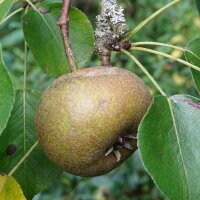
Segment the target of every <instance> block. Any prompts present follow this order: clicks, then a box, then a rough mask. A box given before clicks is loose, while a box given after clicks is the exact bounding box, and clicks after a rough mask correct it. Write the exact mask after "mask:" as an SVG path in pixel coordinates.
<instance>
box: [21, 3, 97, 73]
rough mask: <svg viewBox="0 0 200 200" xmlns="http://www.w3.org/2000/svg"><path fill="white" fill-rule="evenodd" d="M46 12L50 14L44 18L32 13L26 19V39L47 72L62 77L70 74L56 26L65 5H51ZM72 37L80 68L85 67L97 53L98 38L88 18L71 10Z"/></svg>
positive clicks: (70, 28) (76, 10)
mask: <svg viewBox="0 0 200 200" xmlns="http://www.w3.org/2000/svg"><path fill="white" fill-rule="evenodd" d="M45 9H48V11H49V13H46V14H41V13H38V12H37V11H34V10H30V11H29V12H28V13H27V14H26V15H25V16H24V18H23V29H24V35H25V39H26V41H27V43H28V45H29V47H30V49H31V50H32V53H33V56H34V58H35V60H36V62H37V63H38V64H39V65H40V67H41V68H42V69H43V71H44V72H46V73H47V74H48V75H50V76H59V75H62V74H64V73H66V72H69V65H68V62H67V59H66V56H65V52H64V47H63V42H62V39H61V35H60V29H59V27H58V26H57V25H56V21H57V20H58V17H59V15H60V10H61V4H60V3H54V4H49V5H46V6H45ZM69 33H70V40H71V44H72V49H73V51H74V54H75V58H76V61H77V65H78V66H79V67H83V66H84V65H85V63H86V62H87V61H88V60H89V59H90V57H91V55H92V53H93V48H94V34H93V30H92V26H91V24H90V22H89V20H88V19H87V17H86V16H85V14H84V13H82V12H81V11H79V10H78V9H76V8H71V10H70V24H69Z"/></svg>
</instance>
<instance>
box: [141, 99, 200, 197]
mask: <svg viewBox="0 0 200 200" xmlns="http://www.w3.org/2000/svg"><path fill="white" fill-rule="evenodd" d="M199 130H200V100H199V99H196V98H193V97H190V96H184V95H176V96H173V97H171V98H170V99H167V98H166V97H156V98H155V101H154V103H153V104H152V106H151V108H150V110H149V111H148V113H147V114H146V116H145V117H144V119H143V121H142V123H141V125H140V127H139V136H138V137H139V139H138V146H139V151H140V154H141V158H142V161H143V163H144V166H145V167H146V169H147V171H148V172H149V174H150V175H151V176H152V178H153V179H154V181H155V182H156V184H157V185H158V186H159V188H160V189H161V190H162V191H163V192H164V193H165V194H166V196H167V197H168V198H169V199H170V200H178V199H181V200H196V199H199V196H200V190H199V185H200V170H199V166H200V151H199V147H200V145H199V144H200V131H199Z"/></svg>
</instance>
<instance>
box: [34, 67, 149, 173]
mask: <svg viewBox="0 0 200 200" xmlns="http://www.w3.org/2000/svg"><path fill="white" fill-rule="evenodd" d="M151 101H152V98H151V95H150V93H149V91H148V89H147V87H146V86H145V84H144V83H143V81H142V80H141V79H140V78H139V77H137V76H136V75H135V74H133V73H131V72H129V71H126V70H124V69H120V68H114V67H91V68H86V69H82V70H79V71H76V72H73V73H71V74H66V75H63V76H61V77H60V78H58V79H57V80H56V81H55V82H54V83H53V84H52V85H51V86H50V87H49V88H48V89H47V90H46V91H45V92H44V94H43V95H42V98H41V101H40V104H39V106H38V109H37V114H36V129H37V137H38V140H39V143H40V144H41V145H42V147H43V149H44V151H45V152H46V154H47V155H48V156H49V158H50V159H51V160H53V161H54V162H55V163H56V164H57V165H59V166H60V167H61V168H62V169H63V170H65V171H67V172H69V173H72V174H75V175H78V176H99V175H103V174H105V173H107V172H110V171H111V170H113V169H114V168H116V167H117V166H118V165H120V164H121V163H122V162H123V161H124V160H126V159H127V158H128V157H129V156H130V155H131V154H132V153H133V152H134V151H135V150H136V149H137V144H136V143H137V141H136V140H134V139H129V138H127V139H125V140H126V142H128V143H130V144H131V145H132V147H133V149H132V150H129V149H126V148H122V149H119V151H120V153H121V160H120V162H117V161H116V157H115V155H114V154H113V153H111V154H109V155H108V156H105V153H106V151H107V150H108V149H109V148H110V147H111V146H113V145H114V144H115V143H116V141H117V139H118V137H119V136H123V135H125V134H132V135H134V136H136V134H137V128H138V125H139V123H140V121H141V119H142V118H143V116H144V114H145V113H146V111H147V109H148V107H149V106H150V104H151Z"/></svg>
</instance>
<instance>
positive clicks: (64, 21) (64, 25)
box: [57, 0, 77, 72]
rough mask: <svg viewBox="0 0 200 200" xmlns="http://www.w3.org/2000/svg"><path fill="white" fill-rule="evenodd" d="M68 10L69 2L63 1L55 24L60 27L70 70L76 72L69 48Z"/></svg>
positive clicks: (68, 0)
mask: <svg viewBox="0 0 200 200" xmlns="http://www.w3.org/2000/svg"><path fill="white" fill-rule="evenodd" d="M69 9H70V0H63V7H62V11H61V16H60V18H59V20H58V22H57V24H58V25H59V26H60V32H61V36H62V39H63V43H64V48H65V54H66V56H67V59H68V62H69V66H70V70H71V72H74V71H76V70H77V66H76V61H75V58H74V54H73V51H72V48H71V44H70V41H69V31H68V28H69Z"/></svg>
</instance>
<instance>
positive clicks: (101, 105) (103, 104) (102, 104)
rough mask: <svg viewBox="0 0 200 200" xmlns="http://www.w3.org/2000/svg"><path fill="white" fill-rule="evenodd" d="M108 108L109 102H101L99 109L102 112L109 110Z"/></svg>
mask: <svg viewBox="0 0 200 200" xmlns="http://www.w3.org/2000/svg"><path fill="white" fill-rule="evenodd" d="M107 106H108V102H107V101H106V100H101V101H100V102H99V108H100V109H101V110H105V109H106V108H107Z"/></svg>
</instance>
